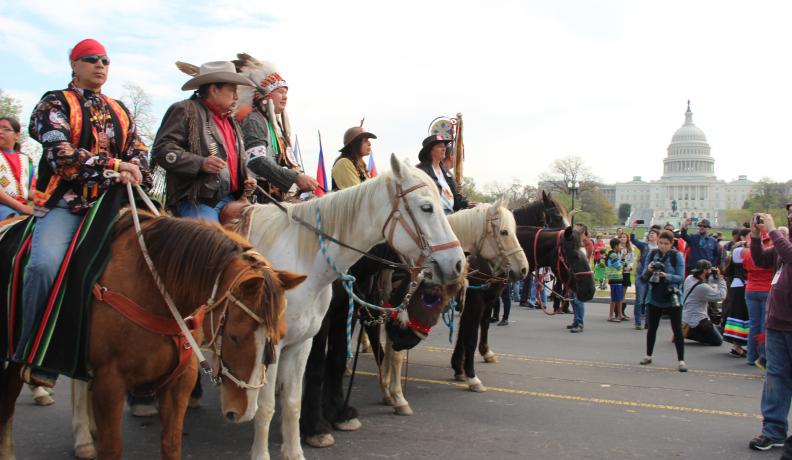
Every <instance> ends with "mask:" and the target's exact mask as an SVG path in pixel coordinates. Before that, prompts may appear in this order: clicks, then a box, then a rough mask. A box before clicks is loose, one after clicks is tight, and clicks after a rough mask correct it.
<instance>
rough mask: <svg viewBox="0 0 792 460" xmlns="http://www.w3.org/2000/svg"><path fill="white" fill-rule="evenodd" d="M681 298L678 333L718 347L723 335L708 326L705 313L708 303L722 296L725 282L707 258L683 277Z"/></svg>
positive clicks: (707, 318) (708, 320)
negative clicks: (680, 325)
mask: <svg viewBox="0 0 792 460" xmlns="http://www.w3.org/2000/svg"><path fill="white" fill-rule="evenodd" d="M684 292H685V297H684V300H683V301H682V303H683V305H682V333H683V334H684V335H685V338H686V339H688V340H693V341H696V342H701V343H705V344H707V345H714V346H720V345H721V344H722V343H723V337H721V335H720V333H719V332H718V330H717V329H715V326H713V325H712V321H710V318H709V315H708V314H707V304H708V303H709V302H720V301H722V300H723V299H725V298H726V281H725V280H724V279H723V277H722V276H721V275H720V272H719V271H718V268H717V267H716V268H712V264H711V263H710V261H709V260H707V259H701V260H699V261H698V262H697V263H696V266H695V267H694V268H693V269H692V270H690V276H688V277H687V279H685V285H684Z"/></svg>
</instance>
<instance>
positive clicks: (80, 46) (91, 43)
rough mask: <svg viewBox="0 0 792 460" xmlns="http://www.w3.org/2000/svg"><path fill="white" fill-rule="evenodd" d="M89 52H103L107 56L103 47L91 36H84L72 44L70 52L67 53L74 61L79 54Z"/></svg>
mask: <svg viewBox="0 0 792 460" xmlns="http://www.w3.org/2000/svg"><path fill="white" fill-rule="evenodd" d="M89 54H103V55H105V56H107V51H105V47H104V46H102V44H101V43H99V42H98V41H96V40H94V39H93V38H86V39H85V40H83V41H81V42H80V43H77V44H76V45H74V48H73V49H72V52H71V54H69V59H71V60H72V61H76V60H77V59H78V58H80V56H87V55H89Z"/></svg>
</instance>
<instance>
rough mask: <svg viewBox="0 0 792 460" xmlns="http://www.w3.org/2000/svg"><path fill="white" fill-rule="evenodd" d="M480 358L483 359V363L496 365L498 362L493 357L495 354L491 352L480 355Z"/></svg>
mask: <svg viewBox="0 0 792 460" xmlns="http://www.w3.org/2000/svg"><path fill="white" fill-rule="evenodd" d="M481 357H482V358H484V362H485V363H497V362H498V357H497V356H495V353H493V352H492V350H489V351H487V352H486V353H484V354H483V355H481Z"/></svg>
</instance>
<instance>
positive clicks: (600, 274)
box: [594, 248, 608, 290]
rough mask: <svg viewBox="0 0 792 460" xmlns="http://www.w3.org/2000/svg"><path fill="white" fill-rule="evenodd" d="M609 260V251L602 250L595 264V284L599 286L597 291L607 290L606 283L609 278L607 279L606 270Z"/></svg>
mask: <svg viewBox="0 0 792 460" xmlns="http://www.w3.org/2000/svg"><path fill="white" fill-rule="evenodd" d="M607 258H608V250H607V249H605V248H602V249H601V250H600V251H599V257H598V258H597V260H596V261H595V262H594V284H596V285H597V289H600V290H604V289H605V282H606V281H607V278H605V270H606V269H607V262H606V259H607Z"/></svg>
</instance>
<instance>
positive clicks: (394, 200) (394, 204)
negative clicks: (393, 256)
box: [382, 182, 462, 277]
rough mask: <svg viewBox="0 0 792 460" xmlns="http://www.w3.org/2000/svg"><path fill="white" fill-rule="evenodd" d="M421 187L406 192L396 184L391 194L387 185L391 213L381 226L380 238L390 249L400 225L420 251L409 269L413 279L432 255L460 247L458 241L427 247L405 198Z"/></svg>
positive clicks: (421, 184) (422, 184) (423, 185)
mask: <svg viewBox="0 0 792 460" xmlns="http://www.w3.org/2000/svg"><path fill="white" fill-rule="evenodd" d="M422 187H426V184H424V183H420V184H417V185H413V186H412V187H410V188H408V189H407V190H402V186H401V184H400V183H398V182H397V183H396V191H395V193H393V192H391V188H390V185H388V194H389V195H390V198H391V212H390V214H389V215H388V218H387V219H385V224H384V225H383V226H382V236H384V237H385V240H386V241H387V242H388V244H389V245H390V246H391V247H394V246H393V234H394V233H395V232H396V226H397V225H399V224H401V226H402V228H403V229H404V231H405V232H407V235H409V236H410V238H412V240H413V241H414V242H415V244H416V245H417V246H418V249H420V250H421V255H420V256H419V257H418V260H417V261H416V263H415V267H414V268H412V269H410V271H411V272H412V275H413V277H415V276H416V273H417V272H418V271H422V270H423V269H424V268H425V267H424V263H425V262H426V259H428V258H430V257H431V256H432V253H434V252H438V251H444V250H446V249H451V248H456V247H459V246H461V245H462V244H461V243H460V242H459V240H454V241H449V242H448V243H443V244H438V245H435V246H431V245H429V242H428V241H427V240H426V236H425V235H424V232H423V230H421V227H420V226H419V225H418V220H417V219H416V218H415V214H413V212H412V209H410V203H409V202H407V198H406V196H407V194H409V193H410V192H414V191H415V190H418V189H420V188H422ZM399 203H403V204H404V210H405V211H406V213H407V216H408V217H409V218H410V221H411V222H412V227H411V226H410V222H408V221H407V219H405V218H404V214H403V213H402V212H401V211H399Z"/></svg>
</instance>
